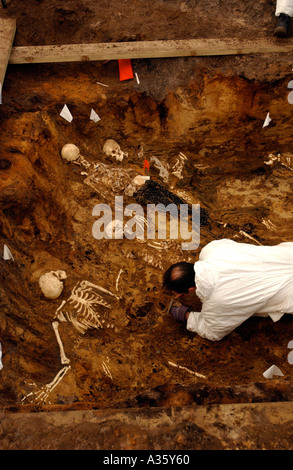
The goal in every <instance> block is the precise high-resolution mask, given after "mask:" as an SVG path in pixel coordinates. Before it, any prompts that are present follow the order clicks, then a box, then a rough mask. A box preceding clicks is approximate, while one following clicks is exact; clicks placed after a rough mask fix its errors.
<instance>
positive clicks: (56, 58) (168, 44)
mask: <svg viewBox="0 0 293 470" xmlns="http://www.w3.org/2000/svg"><path fill="white" fill-rule="evenodd" d="M292 51H293V40H292V39H291V38H290V39H277V38H269V39H268V38H266V39H254V40H252V41H243V40H242V39H186V40H185V39H184V40H167V41H138V42H110V43H100V44H67V45H64V44H63V45H53V46H17V47H13V48H12V52H11V55H10V59H9V63H10V64H26V63H48V62H80V61H87V60H88V61H98V60H116V59H142V58H148V59H150V58H163V57H165V58H167V57H186V56H220V55H242V54H265V53H286V52H291V53H292Z"/></svg>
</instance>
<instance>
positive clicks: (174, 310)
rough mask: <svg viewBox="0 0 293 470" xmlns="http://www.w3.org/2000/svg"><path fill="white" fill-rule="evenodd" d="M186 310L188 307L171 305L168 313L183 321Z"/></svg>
mask: <svg viewBox="0 0 293 470" xmlns="http://www.w3.org/2000/svg"><path fill="white" fill-rule="evenodd" d="M187 310H188V307H185V306H184V305H181V306H180V307H171V310H170V313H171V315H172V317H173V318H174V319H175V320H178V321H182V322H184V321H185V315H186V312H187Z"/></svg>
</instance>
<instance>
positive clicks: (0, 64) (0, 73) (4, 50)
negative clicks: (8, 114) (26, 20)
mask: <svg viewBox="0 0 293 470" xmlns="http://www.w3.org/2000/svg"><path fill="white" fill-rule="evenodd" d="M15 31H16V21H15V19H11V18H8V19H3V18H0V93H1V89H2V86H3V83H4V78H5V74H6V69H7V65H8V62H9V57H10V53H11V49H12V44H13V41H14V36H15ZM0 101H1V100H0Z"/></svg>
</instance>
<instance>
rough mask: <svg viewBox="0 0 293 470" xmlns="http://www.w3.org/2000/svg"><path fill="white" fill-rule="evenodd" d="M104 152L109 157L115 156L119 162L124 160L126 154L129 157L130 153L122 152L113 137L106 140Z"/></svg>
mask: <svg viewBox="0 0 293 470" xmlns="http://www.w3.org/2000/svg"><path fill="white" fill-rule="evenodd" d="M103 152H104V153H105V154H106V155H107V156H108V157H115V158H116V160H118V161H119V162H122V160H123V158H124V156H125V157H127V155H128V153H125V152H122V150H121V148H120V145H119V144H117V142H115V140H113V139H108V140H106V142H105V144H104V147H103Z"/></svg>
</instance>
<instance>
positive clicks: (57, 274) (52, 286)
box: [39, 271, 67, 299]
mask: <svg viewBox="0 0 293 470" xmlns="http://www.w3.org/2000/svg"><path fill="white" fill-rule="evenodd" d="M66 278H67V276H66V272H65V271H50V272H49V273H46V274H43V276H41V277H40V279H39V286H40V288H41V290H42V292H43V294H44V296H45V297H47V298H48V299H57V298H58V297H59V295H60V294H61V292H62V290H63V282H61V281H62V280H64V279H66Z"/></svg>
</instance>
